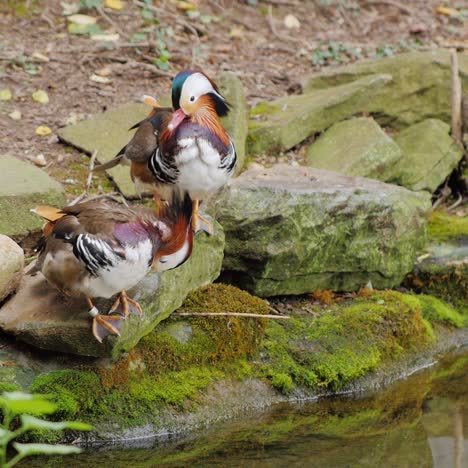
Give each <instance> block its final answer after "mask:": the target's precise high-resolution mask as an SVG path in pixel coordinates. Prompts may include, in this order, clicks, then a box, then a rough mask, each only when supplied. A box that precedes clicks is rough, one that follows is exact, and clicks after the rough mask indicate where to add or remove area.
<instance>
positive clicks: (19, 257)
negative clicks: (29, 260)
mask: <svg viewBox="0 0 468 468" xmlns="http://www.w3.org/2000/svg"><path fill="white" fill-rule="evenodd" d="M23 266H24V254H23V249H22V248H21V247H20V246H19V245H18V244H17V243H16V242H15V241H14V240H12V239H10V238H9V237H7V236H4V235H3V234H0V302H2V301H3V299H5V297H7V296H8V295H9V294H11V293H12V292H13V291H14V290H15V289H16V288H17V286H18V284H19V282H20V280H21V274H22V272H23Z"/></svg>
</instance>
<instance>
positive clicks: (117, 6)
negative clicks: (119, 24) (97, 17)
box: [104, 0, 125, 10]
mask: <svg viewBox="0 0 468 468" xmlns="http://www.w3.org/2000/svg"><path fill="white" fill-rule="evenodd" d="M104 5H105V6H106V7H107V8H111V9H112V10H122V9H123V7H124V6H125V3H124V2H122V0H106V1H105V2H104Z"/></svg>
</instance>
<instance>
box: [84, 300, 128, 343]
mask: <svg viewBox="0 0 468 468" xmlns="http://www.w3.org/2000/svg"><path fill="white" fill-rule="evenodd" d="M86 302H87V303H88V307H89V311H88V314H89V315H90V316H91V317H92V318H93V335H94V338H96V340H98V341H99V343H102V340H103V339H104V338H105V337H106V336H107V335H116V336H120V327H121V325H122V321H123V318H122V317H121V316H120V315H101V314H100V313H99V311H98V309H97V307H96V306H95V305H94V304H93V301H92V300H91V298H89V297H87V298H86Z"/></svg>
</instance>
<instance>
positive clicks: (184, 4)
mask: <svg viewBox="0 0 468 468" xmlns="http://www.w3.org/2000/svg"><path fill="white" fill-rule="evenodd" d="M172 3H175V6H176V8H177V9H178V10H181V11H191V10H196V9H197V8H198V7H197V5H196V2H189V1H187V0H175V1H173V2H172Z"/></svg>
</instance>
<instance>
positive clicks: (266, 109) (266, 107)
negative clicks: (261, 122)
mask: <svg viewBox="0 0 468 468" xmlns="http://www.w3.org/2000/svg"><path fill="white" fill-rule="evenodd" d="M278 110H279V107H278V106H275V105H274V104H270V103H269V102H266V101H262V102H260V103H258V104H257V105H256V106H255V107H254V108H253V109H252V110H251V111H250V115H270V114H274V113H275V112H277V111H278Z"/></svg>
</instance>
